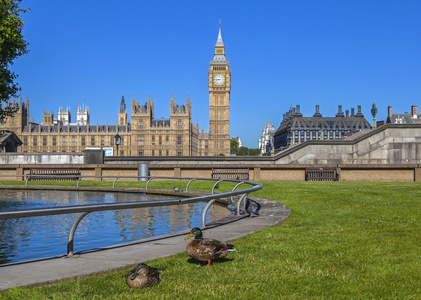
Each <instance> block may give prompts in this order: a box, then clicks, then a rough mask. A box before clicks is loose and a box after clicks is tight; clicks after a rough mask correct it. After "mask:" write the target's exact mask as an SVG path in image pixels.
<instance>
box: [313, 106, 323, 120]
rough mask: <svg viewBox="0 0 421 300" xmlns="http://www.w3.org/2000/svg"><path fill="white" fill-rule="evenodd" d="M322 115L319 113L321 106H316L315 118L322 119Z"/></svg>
mask: <svg viewBox="0 0 421 300" xmlns="http://www.w3.org/2000/svg"><path fill="white" fill-rule="evenodd" d="M321 116H322V115H321V113H320V112H319V106H318V105H316V112H315V113H314V115H313V117H321Z"/></svg>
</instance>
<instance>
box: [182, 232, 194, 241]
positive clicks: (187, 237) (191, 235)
mask: <svg viewBox="0 0 421 300" xmlns="http://www.w3.org/2000/svg"><path fill="white" fill-rule="evenodd" d="M192 237H193V233H190V234H189V235H188V236H186V238H185V239H184V240H188V239H189V238H192Z"/></svg>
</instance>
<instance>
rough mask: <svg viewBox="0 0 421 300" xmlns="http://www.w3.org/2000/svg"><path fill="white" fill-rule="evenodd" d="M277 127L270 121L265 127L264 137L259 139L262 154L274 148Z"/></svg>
mask: <svg viewBox="0 0 421 300" xmlns="http://www.w3.org/2000/svg"><path fill="white" fill-rule="evenodd" d="M274 133H275V127H274V126H273V125H272V123H271V122H270V121H268V122H267V123H266V124H265V126H264V127H263V132H262V137H261V138H260V139H259V149H260V152H261V153H262V154H267V153H270V151H271V150H272V149H273V134H274Z"/></svg>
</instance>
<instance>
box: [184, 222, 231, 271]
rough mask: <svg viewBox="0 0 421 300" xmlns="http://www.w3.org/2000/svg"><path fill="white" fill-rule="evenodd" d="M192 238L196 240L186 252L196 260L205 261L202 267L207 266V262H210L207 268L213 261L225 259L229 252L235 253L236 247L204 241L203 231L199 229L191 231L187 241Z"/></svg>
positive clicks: (189, 245) (188, 246)
mask: <svg viewBox="0 0 421 300" xmlns="http://www.w3.org/2000/svg"><path fill="white" fill-rule="evenodd" d="M191 237H194V240H192V241H190V242H189V243H188V244H187V246H186V252H187V254H188V255H189V256H191V257H193V258H194V259H196V260H199V261H203V262H204V263H203V265H202V267H204V266H205V265H206V262H208V264H207V266H206V267H209V265H210V263H211V260H213V259H216V258H220V257H225V256H227V255H228V252H231V251H235V248H234V246H233V245H231V244H227V243H224V242H220V241H218V240H214V239H204V238H203V235H202V230H200V228H197V227H195V228H193V229H192V230H191V231H190V234H189V235H188V236H187V237H186V238H185V240H188V239H189V238H191Z"/></svg>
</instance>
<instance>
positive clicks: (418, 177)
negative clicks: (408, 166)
mask: <svg viewBox="0 0 421 300" xmlns="http://www.w3.org/2000/svg"><path fill="white" fill-rule="evenodd" d="M414 181H415V182H421V165H418V166H417V167H415V168H414Z"/></svg>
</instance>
